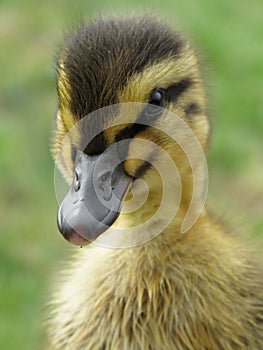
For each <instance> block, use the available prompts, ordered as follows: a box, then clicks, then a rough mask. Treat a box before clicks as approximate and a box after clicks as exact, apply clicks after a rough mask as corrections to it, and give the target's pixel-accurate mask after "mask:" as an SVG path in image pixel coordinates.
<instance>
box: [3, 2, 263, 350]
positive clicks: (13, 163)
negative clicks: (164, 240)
mask: <svg viewBox="0 0 263 350" xmlns="http://www.w3.org/2000/svg"><path fill="white" fill-rule="evenodd" d="M121 4H122V5H120V3H119V2H118V1H114V0H112V1H111V2H106V1H105V0H100V1H97V2H94V3H93V2H92V1H91V0H86V1H81V0H74V1H70V0H66V1H55V0H52V1H51V0H46V1H41V2H40V1H35V2H32V1H19V0H6V1H5V0H0V46H1V54H0V77H1V79H0V235H1V236H0V349H5V350H14V349H20V350H26V349H28V350H31V349H33V350H34V349H36V350H37V349H41V348H42V344H43V342H44V331H43V328H44V327H43V326H42V315H43V310H44V308H45V303H46V301H48V300H49V298H50V294H49V287H50V285H51V284H52V280H55V279H56V274H57V273H58V271H59V270H60V268H61V267H62V266H63V264H62V261H63V259H67V258H68V257H69V256H70V254H71V252H72V250H73V249H74V248H73V247H71V246H69V245H68V244H67V243H66V242H64V241H63V239H62V238H61V237H60V235H59V234H58V233H57V229H56V210H57V202H56V197H55V194H54V187H53V173H54V166H53V162H52V159H51V157H50V152H49V143H50V135H51V128H52V122H53V118H54V115H55V111H56V106H57V100H56V91H55V85H54V69H53V59H54V56H55V52H56V49H57V46H58V43H59V42H60V39H61V37H62V32H63V30H64V29H66V28H68V27H70V26H71V25H72V24H74V23H76V21H77V20H78V18H80V17H81V16H84V17H87V18H88V17H89V16H91V15H93V14H96V13H98V12H99V13H104V14H106V13H108V12H113V13H115V12H119V11H124V12H128V13H129V12H131V11H132V10H134V11H139V10H144V11H145V10H146V11H148V10H153V11H154V12H155V13H156V14H157V15H160V16H162V17H164V18H167V19H168V20H170V21H171V22H174V23H177V24H179V26H180V27H181V29H182V30H183V32H184V33H185V34H186V35H188V36H190V37H191V38H192V41H193V43H194V45H195V46H196V47H198V48H200V50H199V51H200V56H201V61H203V66H204V70H205V75H206V77H207V78H206V79H207V85H208V89H207V91H208V95H209V98H210V110H211V116H212V120H213V124H214V137H213V140H212V149H211V152H210V154H209V166H210V195H209V198H210V202H211V205H212V206H213V207H214V208H217V212H219V213H222V214H223V215H225V216H226V217H227V218H229V219H230V221H231V222H232V223H233V224H234V225H236V224H237V225H238V227H239V228H240V230H241V231H243V232H245V231H247V232H250V233H251V235H253V236H255V237H258V238H260V237H262V236H263V218H262V216H263V215H262V211H263V156H262V152H263V98H262V92H263V89H262V85H263V64H262V62H263V42H262V38H263V22H262V13H263V2H262V1H261V0H250V1H249V2H241V1H239V0H220V1H219V0H218V1H214V2H212V1H210V0H188V1H179V0H170V1H169V0H162V1H151V2H150V1H149V2H147V1H146V0H143V1H139V0H137V1H133V2H128V1H123V2H122V3H121ZM131 4H133V5H131ZM136 4H137V5H136ZM139 4H140V5H139Z"/></svg>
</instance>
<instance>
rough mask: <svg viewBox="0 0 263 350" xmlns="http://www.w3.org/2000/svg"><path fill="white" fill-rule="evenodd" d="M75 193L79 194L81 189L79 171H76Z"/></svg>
mask: <svg viewBox="0 0 263 350" xmlns="http://www.w3.org/2000/svg"><path fill="white" fill-rule="evenodd" d="M73 181H74V191H75V192H77V191H79V189H80V180H79V174H78V172H77V170H76V171H75V176H74V180H73Z"/></svg>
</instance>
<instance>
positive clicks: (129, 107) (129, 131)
mask: <svg viewBox="0 0 263 350" xmlns="http://www.w3.org/2000/svg"><path fill="white" fill-rule="evenodd" d="M57 90H58V97H59V108H58V113H57V118H56V137H55V143H54V148H53V149H54V155H55V157H56V159H57V163H58V165H59V167H60V169H61V171H62V173H63V174H64V175H65V177H66V178H67V180H68V181H69V183H70V184H71V186H70V189H69V191H68V193H67V195H66V197H65V199H64V200H63V202H62V204H61V206H60V209H59V213H58V226H59V229H60V231H61V233H62V234H63V235H64V237H65V238H66V239H68V240H69V241H70V242H71V243H73V244H81V245H82V244H85V243H88V242H89V241H92V240H95V239H96V238H97V237H98V236H99V235H101V234H102V233H103V232H104V231H105V230H107V229H108V227H109V226H112V225H114V223H115V221H116V220H117V218H118V216H119V214H120V212H121V211H122V203H123V201H124V199H125V200H127V198H128V199H129V197H131V191H130V190H133V191H134V190H135V189H136V188H137V194H138V198H139V199H140V198H141V197H142V196H143V192H144V190H143V188H144V186H143V185H141V182H140V181H138V180H142V179H143V180H147V183H148V192H147V199H146V201H145V203H144V204H143V205H142V206H141V207H140V208H139V209H138V210H136V211H135V212H133V213H132V214H123V213H121V216H125V215H126V218H128V217H129V218H130V217H131V216H132V217H133V222H134V217H137V218H138V220H141V218H142V216H144V219H145V218H148V216H149V215H150V213H152V212H153V211H156V208H158V206H159V204H160V202H161V200H162V198H161V197H162V196H161V193H162V188H163V179H162V176H160V173H159V172H158V167H160V166H161V167H162V169H165V170H164V171H165V172H166V176H168V177H169V172H170V170H169V166H170V165H169V164H168V163H169V162H168V161H167V160H166V157H164V155H163V152H165V153H166V154H167V155H168V156H169V159H171V160H172V161H173V162H174V163H175V165H176V167H177V169H178V172H179V175H180V177H181V179H182V182H183V183H184V185H183V190H182V192H183V193H184V196H182V198H183V199H182V200H181V203H180V205H183V200H184V201H187V199H186V198H188V197H189V196H190V195H189V194H188V193H186V192H187V191H188V192H189V191H191V188H192V183H191V181H192V173H191V167H190V164H189V159H188V158H189V155H187V154H185V150H184V149H183V147H181V144H180V140H179V139H183V140H184V141H183V142H186V143H187V142H188V139H189V138H191V137H190V136H191V135H192V134H193V135H195V136H196V138H197V139H198V140H199V142H200V145H201V147H202V148H203V149H205V147H206V143H207V139H208V134H209V123H208V120H207V117H206V113H205V97H204V93H203V88H202V84H201V81H200V76H199V71H198V68H197V61H196V58H195V56H194V54H193V52H192V50H191V49H190V48H189V45H188V43H187V42H185V41H184V40H183V39H182V38H181V37H180V36H179V35H178V34H177V33H176V32H173V31H172V30H170V29H169V28H168V27H166V26H165V25H163V24H161V23H159V22H158V21H156V20H155V19H153V18H151V17H147V16H146V17H133V18H129V19H108V20H99V21H97V22H90V23H88V24H87V25H84V26H81V27H80V28H79V29H78V30H77V31H76V32H75V33H73V34H72V35H70V37H69V39H67V40H66V42H65V45H64V47H63V48H62V49H61V52H60V55H59V58H58V64H57ZM182 125H183V126H182ZM187 126H188V129H187ZM185 127H186V128H185ZM185 130H188V131H189V130H191V132H190V133H188V132H187V131H185ZM191 133H192V134H191ZM178 135H179V139H178ZM180 135H181V136H180ZM189 135H190V136H189ZM192 148H193V146H192ZM192 151H193V153H194V151H195V150H194V149H193V150H192ZM171 178H173V176H171ZM169 181H171V183H170V186H173V185H172V182H173V181H174V179H170V180H169ZM174 186H175V187H176V184H174ZM135 192H136V191H135ZM133 194H134V193H133ZM168 205H169V204H168ZM128 221H129V220H127V222H128Z"/></svg>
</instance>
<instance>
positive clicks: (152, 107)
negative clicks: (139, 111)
mask: <svg viewBox="0 0 263 350" xmlns="http://www.w3.org/2000/svg"><path fill="white" fill-rule="evenodd" d="M165 106H166V99H165V95H164V91H163V90H162V89H160V88H159V89H156V90H154V91H153V93H152V94H151V96H150V99H149V101H148V106H147V107H146V114H147V115H149V116H159V115H161V114H162V112H163V109H164V108H165Z"/></svg>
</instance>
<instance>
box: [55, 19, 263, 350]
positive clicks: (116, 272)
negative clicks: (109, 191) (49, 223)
mask: <svg viewBox="0 0 263 350" xmlns="http://www.w3.org/2000/svg"><path fill="white" fill-rule="evenodd" d="M57 86H58V96H59V113H58V117H57V130H56V141H55V146H54V154H55V155H56V154H57V153H58V152H59V151H61V145H62V140H63V138H64V136H65V134H66V132H67V131H69V130H70V128H71V127H72V126H73V125H74V124H75V123H76V122H77V121H78V120H80V119H81V118H82V117H84V116H85V115H86V114H88V113H91V112H93V111H95V110H97V109H98V108H101V107H104V106H107V105H109V104H114V103H122V102H143V103H147V101H148V100H149V96H150V95H151V93H152V91H153V90H154V89H155V88H157V87H161V88H163V89H165V91H166V93H167V109H169V110H171V111H173V112H175V113H176V115H178V116H179V117H180V118H182V119H183V120H185V122H186V123H187V124H188V125H189V126H190V127H191V129H192V130H193V131H194V133H195V135H196V136H197V138H198V140H199V141H200V144H201V146H202V147H203V149H204V150H205V149H206V145H207V140H208V137H209V129H210V128H209V121H208V118H207V116H206V104H205V95H204V92H203V87H202V81H201V79H200V73H199V70H198V66H197V60H196V57H195V55H194V53H193V51H192V49H191V48H190V46H189V44H188V42H187V41H185V40H184V39H183V38H182V37H181V36H180V35H179V34H178V33H177V32H176V31H174V30H173V29H171V28H169V27H168V26H166V25H164V24H163V23H160V22H159V21H157V20H156V19H154V18H152V17H151V16H141V17H140V16H138V17H131V18H110V19H99V20H98V21H92V22H89V23H87V24H84V25H82V26H81V27H80V28H79V29H77V30H76V31H75V32H74V33H72V34H71V35H70V36H69V37H68V38H66V40H65V44H64V46H63V48H62V49H61V52H60V55H59V58H58V68H57ZM112 118H113V119H114V120H118V119H119V120H121V121H122V119H121V118H123V115H121V113H120V111H119V110H118V108H117V109H115V110H114V112H113V114H112V116H111V118H108V117H107V116H104V118H103V120H102V121H100V122H102V123H103V125H105V129H107V130H106V131H104V132H103V133H102V134H100V136H99V137H97V138H95V139H94V140H93V141H92V145H90V148H88V149H87V150H86V151H87V153H89V154H93V153H100V152H102V151H103V150H104V149H105V148H106V147H107V146H109V145H110V144H112V143H113V142H114V141H115V140H116V139H118V137H119V138H120V137H125V135H127V133H128V135H131V134H132V137H134V138H136V137H139V138H142V139H146V140H152V141H154V142H155V143H157V144H158V145H159V146H160V147H162V148H163V149H165V151H166V152H167V153H169V155H170V156H171V157H172V159H173V160H174V162H175V163H176V165H177V167H178V169H179V173H180V175H181V179H182V199H181V201H180V208H179V210H178V213H177V215H176V217H175V218H174V220H173V221H172V222H171V224H170V225H169V226H168V227H167V228H166V229H165V230H164V231H163V232H162V234H161V235H159V236H158V237H156V238H155V239H153V240H151V241H149V242H148V243H146V244H144V245H140V246H137V247H133V248H127V249H107V248H103V247H99V246H97V245H95V244H91V245H90V246H88V247H86V248H84V249H82V250H78V251H77V252H76V256H75V259H74V262H72V264H70V266H69V267H68V268H67V269H66V272H65V275H64V278H63V281H62V282H61V284H60V285H59V287H58V292H57V293H56V294H55V296H54V301H53V305H52V310H53V311H52V318H51V321H50V342H51V346H50V347H51V349H53V350H55V349H56V350H62V349H63V350H73V349H74V350H89V349H90V350H91V349H92V350H104V349H105V350H118V349H120V350H122V349H127V350H128V349H129V350H139V349H143V350H160V349H162V350H172V349H176V350H233V349H239V350H259V349H262V348H263V299H262V297H263V292H262V269H261V266H260V264H259V261H257V258H256V256H255V255H254V254H253V253H252V252H250V251H249V250H248V249H247V248H246V246H245V245H244V244H243V243H242V242H241V241H240V240H239V238H237V237H235V236H234V235H232V234H230V233H229V232H227V230H226V229H225V227H224V226H223V225H221V224H220V223H218V222H217V221H216V220H215V219H214V218H213V217H212V216H210V215H209V213H208V211H207V209H206V208H204V210H203V211H202V213H201V215H200V217H199V219H198V220H197V222H196V223H195V224H194V226H193V227H192V228H191V229H190V230H189V231H188V232H187V233H185V234H182V233H181V230H180V227H181V223H182V221H183V219H184V217H185V214H186V212H187V209H188V207H189V203H190V200H191V195H192V191H193V176H192V172H191V169H190V166H189V162H188V160H187V157H186V156H185V154H184V152H183V151H182V150H181V149H180V147H179V146H178V145H177V144H176V143H175V142H174V141H173V140H172V139H171V138H169V137H168V136H167V135H165V134H163V133H161V132H158V130H153V129H151V128H137V127H133V129H132V126H130V125H126V124H125V120H123V124H122V125H121V126H120V125H118V127H111V121H112ZM137 118H138V115H134V122H135V121H136V120H137ZM170 122H171V125H169V123H170ZM170 122H169V120H168V125H166V127H167V128H172V126H173V124H172V120H170ZM161 123H162V119H158V120H156V125H158V124H159V125H161ZM133 125H136V124H133ZM124 130H125V131H124ZM90 132H92V126H91V131H90ZM173 132H176V131H175V130H174V131H173ZM80 138H81V137H79V138H77V139H76V140H75V141H74V140H71V139H69V140H68V141H67V142H66V143H64V145H63V148H64V149H63V150H62V156H61V157H60V158H59V165H60V167H61V169H62V171H64V174H65V176H66V177H67V179H68V180H69V181H70V180H71V178H72V171H73V169H74V163H73V161H72V156H71V155H72V152H74V149H75V148H77V147H78V146H79V144H78V142H79V139H80ZM135 148H136V143H133V141H132V142H131V145H130V148H129V155H131V156H132V154H133V150H135ZM144 152H145V158H146V159H149V157H150V152H149V150H148V149H147V148H146V149H145V150H144ZM193 152H194V150H193ZM150 161H151V163H153V164H157V165H158V162H162V159H161V158H160V157H158V155H157V156H156V155H155V157H154V158H153V159H150ZM124 167H125V170H126V172H127V173H128V174H130V175H132V176H136V177H138V178H140V177H141V178H143V179H147V181H148V184H149V187H150V193H149V197H148V200H147V202H146V204H145V205H144V206H143V207H142V208H141V209H140V210H139V211H138V212H136V213H131V214H122V213H121V215H120V217H119V219H118V221H119V222H121V223H123V225H124V226H126V227H133V226H134V225H137V224H138V223H140V222H141V221H142V220H143V219H145V217H148V216H149V215H151V214H152V212H153V211H154V210H155V208H156V206H158V204H159V201H160V196H159V192H160V188H161V185H160V179H159V178H158V176H157V174H156V169H155V168H154V167H150V166H149V167H148V166H147V165H145V164H144V163H142V162H141V161H139V160H129V161H126V162H125V164H124ZM136 234H137V231H136V230H135V231H134V235H135V236H136Z"/></svg>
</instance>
